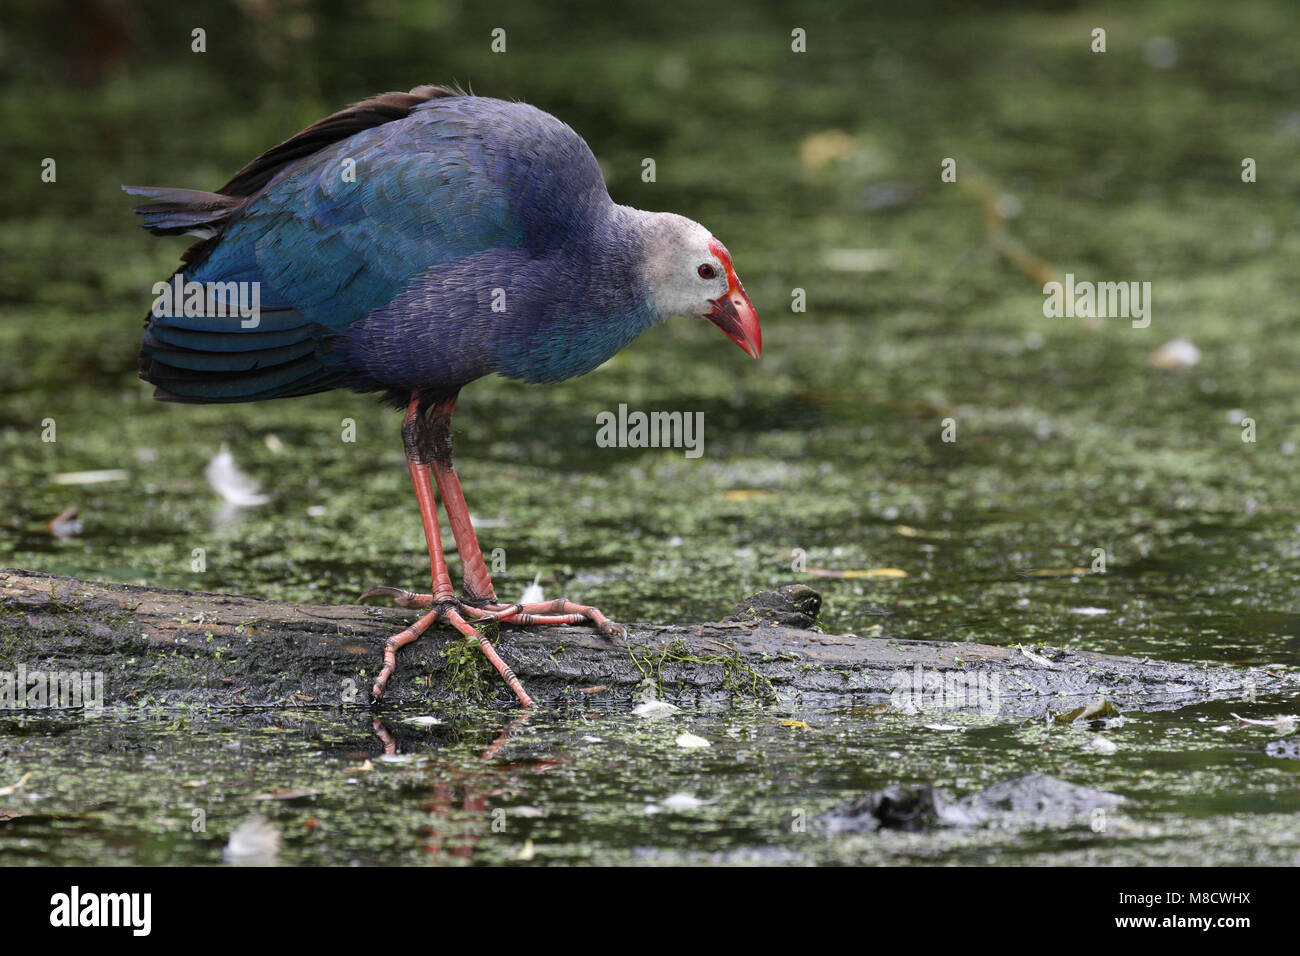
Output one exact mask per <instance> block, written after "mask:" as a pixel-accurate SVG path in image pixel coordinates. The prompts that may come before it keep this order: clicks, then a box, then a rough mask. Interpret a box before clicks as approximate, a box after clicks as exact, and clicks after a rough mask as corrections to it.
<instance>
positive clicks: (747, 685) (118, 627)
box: [0, 570, 1300, 720]
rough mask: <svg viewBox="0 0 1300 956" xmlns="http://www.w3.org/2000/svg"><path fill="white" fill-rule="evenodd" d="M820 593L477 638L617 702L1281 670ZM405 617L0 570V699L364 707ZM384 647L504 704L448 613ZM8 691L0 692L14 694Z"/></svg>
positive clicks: (959, 696)
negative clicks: (1123, 653) (714, 615)
mask: <svg viewBox="0 0 1300 956" xmlns="http://www.w3.org/2000/svg"><path fill="white" fill-rule="evenodd" d="M820 606H821V598H820V596H819V595H818V594H817V592H816V591H814V590H812V589H811V588H808V587H805V586H803V585H797V584H795V585H787V586H785V587H783V588H780V589H778V590H776V591H769V592H763V593H760V594H757V595H755V596H753V597H752V598H749V599H748V600H746V601H743V602H741V604H740V605H738V606H737V607H736V609H735V610H734V611H733V612H732V614H730V615H729V616H728V619H727V620H723V621H716V622H708V623H699V624H677V625H669V626H665V625H653V624H630V625H628V638H627V641H621V640H609V639H606V638H604V637H601V636H600V635H597V634H596V633H594V632H593V631H592V630H591V629H590V628H586V627H582V626H568V627H548V628H509V627H505V628H501V629H500V630H499V631H498V632H496V634H495V636H494V642H495V644H496V646H497V648H498V649H499V650H500V652H501V654H502V656H503V657H504V658H505V659H506V660H507V662H509V663H510V664H511V665H512V666H513V668H514V669H515V671H516V672H517V673H518V674H519V676H520V678H521V680H522V681H523V682H524V685H525V686H526V687H527V688H528V689H529V691H530V692H531V693H532V695H533V696H534V697H535V698H536V699H537V700H538V701H539V703H541V704H543V705H550V706H556V705H560V706H566V705H577V706H585V705H588V704H592V703H595V702H597V701H601V700H604V701H606V702H607V701H608V700H609V699H611V698H613V699H616V700H626V701H627V702H628V704H629V706H631V704H632V702H633V701H634V698H636V697H638V696H640V697H642V698H643V699H644V698H646V697H649V696H651V695H657V696H658V698H659V699H660V700H662V701H665V702H670V703H673V704H676V705H681V706H701V705H720V704H734V703H738V702H743V701H758V702H763V701H768V702H772V701H779V702H782V703H784V704H788V705H792V706H795V707H818V706H828V705H845V704H852V703H856V704H862V705H866V706H880V705H884V706H889V707H892V708H895V709H901V710H904V711H911V710H919V711H921V712H923V713H928V712H929V711H930V710H934V711H936V712H945V713H947V714H948V715H949V716H952V715H954V714H967V715H973V716H975V717H979V718H982V719H993V720H1006V719H1023V718H1024V717H1026V716H1034V715H1038V716H1044V715H1047V714H1057V715H1060V714H1063V713H1066V712H1068V711H1070V710H1072V709H1074V708H1076V707H1079V706H1083V705H1085V704H1088V703H1089V702H1091V701H1093V700H1095V699H1096V698H1106V699H1108V700H1109V701H1110V702H1111V703H1112V704H1113V705H1114V706H1115V707H1117V708H1118V709H1120V710H1121V711H1123V710H1154V709H1168V708H1172V707H1178V706H1183V705H1185V704H1187V703H1191V702H1195V701H1201V700H1207V699H1211V698H1250V697H1252V696H1253V695H1262V694H1267V693H1271V692H1274V691H1281V690H1285V689H1292V690H1294V689H1295V688H1296V687H1297V686H1300V680H1297V678H1296V677H1295V676H1293V675H1288V674H1283V673H1280V672H1277V671H1272V670H1259V669H1246V668H1237V667H1227V666H1205V665H1201V664H1189V663H1169V662H1165V661H1156V660H1149V659H1148V660H1141V659H1138V658H1133V657H1118V656H1110V655H1105V654H1097V653H1091V652H1088V651H1078V650H1070V649H1067V648H1050V647H1036V648H1029V649H1021V648H1019V647H1015V646H1013V647H999V646H991V645H984V644H973V643H966V642H950V641H914V640H893V639H890V638H888V637H860V636H857V635H853V634H825V633H822V632H820V631H818V630H816V629H815V621H816V617H817V613H818V611H819V610H820ZM413 616H414V612H411V611H403V610H400V609H394V608H387V607H370V606H357V605H352V606H319V605H301V604H284V603H277V602H273V601H264V600H260V599H258V598H252V597H243V596H238V595H229V594H211V593H206V592H198V591H182V590H168V589H163V588H149V587H136V586H132V585H125V584H114V583H108V582H99V581H85V580H78V579H75V578H67V577H58V576H53V575H48V574H40V573H36V572H31V571H22V570H0V697H3V695H4V694H5V693H6V691H5V688H6V687H7V686H9V687H17V684H16V683H15V678H10V680H9V684H6V683H5V682H4V679H3V678H4V675H5V673H6V672H7V673H9V674H15V673H17V672H18V671H19V670H21V671H22V672H23V673H25V674H28V675H30V674H31V673H32V672H33V671H41V672H45V673H51V672H58V673H63V674H69V673H93V674H102V675H103V687H104V694H103V704H104V706H105V707H106V708H107V710H108V712H110V713H111V712H113V711H114V709H115V708H140V707H160V706H161V707H177V706H181V705H203V706H210V707H211V706H215V707H310V706H357V707H364V706H369V705H370V703H371V702H370V695H369V687H370V684H371V682H372V681H373V678H374V675H375V673H376V672H377V670H378V667H379V664H380V657H381V651H382V648H383V644H384V641H385V639H386V638H387V637H388V636H389V635H390V634H392V633H394V632H396V631H398V630H401V629H402V628H403V627H405V626H406V624H408V623H409V622H410V621H411V620H412V619H413ZM398 665H399V666H398V670H397V673H396V675H395V676H394V678H393V680H392V682H391V683H390V684H389V690H388V694H387V696H386V697H385V700H384V704H383V706H395V705H400V704H403V703H416V702H418V704H419V705H420V706H423V707H428V706H442V707H446V706H451V705H454V704H465V703H472V702H476V703H485V702H491V703H494V704H496V705H499V706H503V707H506V706H512V702H513V700H514V698H513V695H512V694H511V693H510V692H509V690H508V689H507V688H506V687H505V686H504V684H502V683H501V682H500V681H499V680H498V679H497V678H496V675H495V672H493V671H491V670H490V669H489V667H488V665H487V664H486V662H485V661H483V660H482V658H481V655H480V654H479V652H478V650H477V645H476V644H472V643H467V642H466V641H465V640H464V639H463V638H461V637H460V636H459V635H457V634H456V633H455V632H453V631H451V630H449V629H435V630H432V631H430V632H428V633H426V634H425V636H424V637H422V638H421V639H420V640H419V641H417V642H416V643H415V644H412V645H410V646H408V647H407V648H405V649H403V651H402V652H401V654H400V655H399V660H398ZM10 693H11V697H10V699H9V700H8V701H7V702H6V701H5V700H3V699H0V706H6V705H7V706H10V707H12V706H14V705H15V700H14V699H13V698H12V693H14V692H13V691H10ZM16 703H18V704H24V703H26V704H28V705H30V704H31V700H30V698H28V699H26V700H18V701H16ZM44 703H45V704H47V705H48V704H50V703H54V701H46V702H44Z"/></svg>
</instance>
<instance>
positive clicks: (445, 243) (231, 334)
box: [124, 86, 762, 707]
mask: <svg viewBox="0 0 1300 956" xmlns="http://www.w3.org/2000/svg"><path fill="white" fill-rule="evenodd" d="M124 188H125V189H126V191H127V192H129V193H131V194H133V195H137V196H143V197H145V198H146V199H148V200H149V203H148V204H146V205H142V206H137V207H136V210H135V211H136V212H137V213H139V214H140V215H141V216H142V217H143V219H144V224H145V228H147V229H148V230H149V231H150V232H152V233H154V234H156V235H180V234H182V233H187V234H190V235H195V236H198V237H199V241H198V242H196V243H195V244H194V245H192V246H191V247H190V248H189V249H188V250H186V252H185V253H184V255H183V256H182V265H181V267H180V268H179V269H178V270H177V273H176V275H174V276H173V277H172V282H171V283H170V284H169V286H175V287H176V289H177V293H178V296H177V301H175V302H172V301H171V296H170V295H168V296H164V295H162V294H159V293H161V292H162V291H164V290H162V289H159V288H158V287H155V293H156V294H159V297H158V298H157V299H156V300H155V303H154V308H153V310H152V312H151V314H150V316H149V318H148V320H147V327H146V330H145V334H144V341H143V343H142V345H141V348H140V376H141V378H143V379H145V380H146V381H148V382H151V383H152V384H153V385H154V386H156V391H155V393H154V394H155V397H157V398H159V399H162V400H164V401H173V402H192V403H212V402H249V401H260V400H262V399H269V398H287V397H290V396H295V395H307V394H311V393H313V392H321V391H325V390H327V389H333V388H350V389H354V390H357V391H382V392H384V393H385V395H384V397H385V398H386V399H387V400H388V401H391V402H392V403H394V404H395V405H396V406H397V407H398V408H405V410H406V417H405V419H404V421H403V423H402V439H403V441H404V443H405V446H406V458H407V464H408V467H409V469H410V472H411V479H412V481H413V482H414V484H415V494H416V498H417V499H418V501H419V505H420V517H421V519H422V520H423V523H424V534H425V538H426V540H427V542H428V547H429V561H430V565H431V570H432V577H433V589H432V593H430V594H416V593H412V592H410V591H406V590H404V589H401V588H392V587H381V588H374V589H372V590H371V591H368V592H366V594H365V595H363V597H366V596H370V595H375V594H383V595H387V596H391V597H393V598H394V599H395V600H396V602H397V603H398V604H399V605H400V606H402V607H408V608H420V609H427V613H425V614H424V615H423V616H422V617H420V618H419V620H417V621H416V622H415V623H414V624H412V625H411V626H410V627H408V628H407V629H406V630H404V631H402V632H401V633H399V634H396V635H394V636H393V637H391V638H389V640H388V643H387V645H386V646H385V648H384V666H383V669H382V670H381V671H380V673H379V676H378V677H377V678H376V680H375V685H374V696H375V698H376V699H377V698H379V697H380V696H382V694H383V692H384V687H385V685H386V684H387V682H388V679H389V677H390V676H391V675H392V673H393V670H394V668H395V667H396V662H397V651H398V649H399V648H401V647H403V646H404V645H406V644H408V643H410V642H411V641H414V640H416V639H417V638H418V637H419V636H420V635H421V634H423V633H424V632H425V631H426V630H428V629H429V627H430V626H432V625H433V624H434V623H436V622H445V623H448V624H450V625H452V626H453V627H455V628H456V629H457V630H459V631H460V632H461V633H462V634H464V635H466V636H467V637H474V638H476V639H477V640H478V643H479V646H480V647H481V648H482V650H483V653H484V654H486V655H487V657H488V659H489V660H491V662H492V664H493V665H494V666H495V667H496V669H497V670H498V671H499V672H500V673H501V675H502V676H503V677H504V678H505V680H506V682H507V683H508V684H509V685H510V687H511V689H512V690H513V691H514V692H515V694H516V695H517V696H518V697H519V700H520V702H521V703H522V704H523V705H524V706H525V707H528V706H531V705H532V700H531V698H529V696H528V694H527V692H525V690H524V688H523V686H522V685H521V684H520V682H519V679H518V678H517V677H516V676H515V674H514V673H513V671H511V669H510V667H509V666H508V665H507V664H506V663H505V661H503V660H502V659H501V657H500V656H499V655H498V654H497V652H496V650H495V649H494V648H493V647H492V645H491V644H490V643H489V642H488V641H487V639H486V638H485V637H484V636H483V635H482V634H481V633H480V632H479V631H478V630H477V629H476V628H474V627H473V626H471V623H470V622H471V621H474V622H478V623H483V622H489V621H500V622H502V623H510V624H522V625H527V624H576V623H579V622H582V621H587V622H590V623H592V624H594V625H595V627H596V628H597V630H598V631H600V632H601V633H602V634H605V635H607V636H613V635H616V634H619V633H622V628H620V627H619V626H618V625H616V624H614V623H612V622H611V621H609V620H608V619H607V618H606V617H605V616H604V615H603V614H601V613H600V611H598V610H596V609H595V608H592V607H584V606H581V605H578V604H573V603H571V602H569V601H566V600H563V599H560V600H556V601H547V602H543V603H537V604H504V603H501V602H500V601H498V600H497V597H496V594H495V592H494V590H493V587H492V579H491V577H490V576H489V574H488V569H487V565H486V564H485V563H484V561H483V555H482V552H481V551H480V550H479V546H478V542H477V540H476V539H475V535H474V529H473V527H472V526H471V524H470V518H469V512H468V510H467V509H466V505H465V497H464V495H463V494H462V492H461V487H460V480H459V479H458V478H457V476H456V471H455V469H454V468H453V467H452V463H451V416H452V411H453V409H454V408H455V405H456V398H457V395H458V394H459V392H460V390H461V389H462V388H463V387H464V386H465V385H467V384H468V383H470V382H472V381H474V380H475V379H477V378H481V377H482V376H484V375H488V374H491V373H496V374H498V375H504V376H506V377H507V378H512V379H519V380H521V381H524V382H559V381H563V380H564V379H567V378H572V377H573V376H575V375H582V374H584V373H586V372H590V371H591V370H592V369H594V368H596V367H597V366H598V365H600V364H601V363H603V362H605V361H606V360H607V359H609V358H610V357H611V356H613V355H614V354H615V353H616V352H618V351H619V350H620V349H622V348H623V347H624V346H626V345H628V344H629V343H631V342H632V340H633V339H635V338H636V337H637V336H638V335H640V334H641V333H642V332H644V331H645V330H646V329H648V328H649V327H650V326H652V325H654V324H655V323H656V322H660V321H662V320H664V319H667V318H669V317H670V316H674V315H687V316H701V317H703V318H707V319H708V320H709V321H711V322H713V323H714V324H715V325H717V326H718V327H719V328H720V329H722V331H723V332H725V333H726V334H727V335H728V336H729V337H730V338H731V339H732V341H734V342H736V344H738V345H739V346H740V347H741V348H742V349H744V350H745V351H746V352H748V353H749V354H750V355H752V356H753V357H755V358H757V357H758V355H759V351H760V349H761V347H762V339H761V331H760V329H759V324H758V316H757V314H756V313H755V311H754V306H753V303H752V302H750V300H749V296H747V295H746V294H745V289H744V287H743V286H742V285H741V283H740V279H739V278H738V277H737V276H736V272H735V270H734V268H733V267H732V263H731V257H730V255H729V254H728V252H727V250H726V248H725V247H724V246H723V245H722V243H720V242H718V240H716V239H714V238H713V236H712V235H711V234H710V233H709V231H708V230H707V229H705V228H704V227H703V226H701V225H699V224H698V223H695V222H692V221H691V220H689V219H686V218H683V217H682V216H677V215H673V214H672V213H654V212H642V211H641V210H638V209H632V208H630V207H628V206H620V205H617V204H615V203H614V202H613V200H611V199H610V197H609V193H608V191H607V190H606V188H605V182H604V180H603V178H602V177H601V173H600V167H599V166H598V165H597V163H596V159H595V157H594V156H593V155H592V153H591V150H590V149H589V148H588V147H587V144H586V143H585V142H584V141H583V140H582V138H581V137H580V136H578V134H577V133H575V132H574V131H573V130H572V129H570V128H569V127H568V126H566V125H565V124H564V123H562V122H560V121H559V120H557V119H556V118H555V117H553V116H551V115H549V114H547V113H544V112H542V111H541V110H538V109H535V108H534V107H531V106H528V105H525V104H523V103H510V102H504V101H502V100H495V99H489V98H486V97H481V96H471V95H467V94H465V93H462V92H460V91H458V90H451V89H447V88H444V87H437V86H421V87H417V88H416V89H414V90H412V91H411V92H410V93H385V94H383V95H381V96H376V97H373V98H371V99H368V100H365V101H363V102H360V103H357V104H356V105H355V106H353V107H351V108H350V109H346V110H343V111H342V112H340V113H335V114H334V115H333V116H329V117H327V118H325V119H323V120H321V121H320V122H318V123H316V124H314V125H312V126H309V127H308V128H307V129H305V130H303V131H302V132H301V133H299V134H298V135H296V136H294V137H292V138H291V139H288V140H286V141H285V142H283V143H281V144H280V145H278V146H276V147H274V148H272V149H270V150H268V151H267V152H265V153H263V154H262V155H261V156H258V157H257V158H256V159H254V160H253V161H252V162H250V163H249V164H248V165H246V166H245V167H244V168H243V169H241V170H240V171H239V172H238V173H236V174H235V177H234V178H233V179H231V180H230V182H228V183H227V184H226V185H225V186H223V187H222V188H221V189H219V190H217V191H216V192H202V191H198V190H190V189H154V188H145V187H131V186H128V187H124ZM194 289H198V290H200V298H199V299H198V300H194V301H192V300H191V291H190V290H194ZM250 290H251V291H250ZM181 296H183V297H184V299H185V302H184V307H181V302H180V297H181ZM194 302H198V303H199V305H200V306H201V307H191V306H192V305H194ZM250 302H251V303H253V304H254V307H253V308H251V309H250V308H248V306H249V304H250ZM168 303H170V305H169V304H168ZM236 304H238V305H240V307H241V308H240V309H238V310H237V309H236V308H235V306H236ZM434 482H436V483H437V486H438V492H439V494H440V496H441V498H442V502H443V506H444V507H445V508H446V510H447V517H448V520H449V521H450V523H451V530H452V533H453V535H454V536H455V539H456V545H457V548H458V550H459V553H460V559H461V565H462V573H463V587H462V592H461V594H460V595H459V596H458V595H457V594H456V592H455V589H454V588H453V587H452V583H451V577H450V575H449V573H448V571H447V562H446V559H445V558H444V556H443V552H442V541H441V537H440V535H439V529H438V513H437V505H436V503H435V500H434V491H433V485H434Z"/></svg>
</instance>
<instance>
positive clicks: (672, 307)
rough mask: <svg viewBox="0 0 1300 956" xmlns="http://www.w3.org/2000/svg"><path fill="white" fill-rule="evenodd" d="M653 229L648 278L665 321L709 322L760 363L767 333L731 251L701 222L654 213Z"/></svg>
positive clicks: (648, 241) (648, 245) (650, 227)
mask: <svg viewBox="0 0 1300 956" xmlns="http://www.w3.org/2000/svg"><path fill="white" fill-rule="evenodd" d="M651 215H652V218H651V220H650V222H649V223H647V225H648V228H647V230H646V231H647V237H646V255H645V274H646V275H645V278H646V285H647V287H648V289H649V293H650V300H651V305H652V307H653V308H654V310H655V312H657V313H658V314H659V315H660V316H662V317H664V318H667V317H668V316H672V315H687V316H699V317H700V318H704V319H708V320H709V321H710V322H712V323H713V324H714V325H716V326H717V327H718V328H720V329H722V331H723V332H725V333H726V335H727V338H729V339H731V341H733V342H735V343H736V344H737V345H739V346H740V347H741V348H742V349H744V350H745V351H746V352H748V353H749V354H750V355H751V356H753V357H754V358H758V356H759V353H760V352H762V351H763V330H762V329H761V328H760V327H759V324H758V313H757V312H756V311H754V303H753V302H751V301H750V300H749V296H748V295H746V294H745V287H744V286H743V285H741V284H740V277H739V276H738V275H736V270H735V268H734V267H733V266H732V264H731V253H729V252H727V247H726V246H724V245H723V244H722V243H721V242H719V241H718V240H717V239H715V238H714V237H713V234H712V233H710V232H709V230H707V229H705V228H704V227H703V226H701V225H700V224H699V223H698V222H692V221H691V220H690V219H687V218H685V217H683V216H676V215H673V214H672V213H653V214H651Z"/></svg>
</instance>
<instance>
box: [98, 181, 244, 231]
mask: <svg viewBox="0 0 1300 956" xmlns="http://www.w3.org/2000/svg"><path fill="white" fill-rule="evenodd" d="M122 189H123V190H124V191H126V192H127V193H129V194H131V195H132V196H143V197H144V198H145V199H148V200H149V202H148V203H145V204H143V205H139V206H132V207H131V211H132V212H134V213H135V214H136V215H138V216H139V217H140V218H141V219H143V220H144V228H146V229H148V230H149V231H150V232H152V233H153V234H154V235H155V236H179V235H182V234H184V233H190V234H191V235H196V236H199V237H200V238H204V239H206V238H208V237H210V236H212V235H213V234H215V232H216V231H217V226H218V224H220V223H222V222H224V221H225V220H226V218H227V217H229V216H230V214H231V213H232V212H234V211H235V210H236V209H238V208H239V207H240V206H242V205H243V204H244V203H245V202H246V201H247V200H246V199H244V198H243V197H240V196H223V195H221V194H220V193H209V192H204V191H203V190H201V189H169V188H166V187H154V186H123V187H122Z"/></svg>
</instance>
